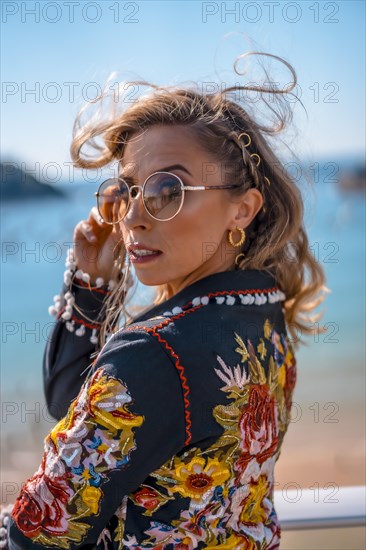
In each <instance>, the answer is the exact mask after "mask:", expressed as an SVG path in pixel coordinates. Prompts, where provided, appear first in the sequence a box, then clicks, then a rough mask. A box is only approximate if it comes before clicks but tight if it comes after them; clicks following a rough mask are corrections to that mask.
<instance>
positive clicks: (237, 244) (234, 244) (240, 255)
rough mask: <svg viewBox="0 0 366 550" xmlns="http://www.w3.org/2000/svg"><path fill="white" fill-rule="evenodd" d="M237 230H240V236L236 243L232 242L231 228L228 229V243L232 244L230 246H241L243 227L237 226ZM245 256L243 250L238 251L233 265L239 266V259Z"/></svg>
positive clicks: (243, 238) (243, 237) (243, 236)
mask: <svg viewBox="0 0 366 550" xmlns="http://www.w3.org/2000/svg"><path fill="white" fill-rule="evenodd" d="M236 229H237V230H238V231H240V233H241V236H240V240H239V241H238V242H237V243H234V241H233V232H232V230H231V229H229V233H228V236H227V237H228V241H229V243H230V244H231V245H232V246H235V247H237V246H241V245H242V244H243V243H244V242H245V231H244V229H242V228H241V227H237V228H236ZM242 257H243V258H245V254H244V253H243V252H240V254H238V255H237V256H236V257H235V265H236V266H237V267H239V261H240V260H241V258H242Z"/></svg>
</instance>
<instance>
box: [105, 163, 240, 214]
mask: <svg viewBox="0 0 366 550" xmlns="http://www.w3.org/2000/svg"><path fill="white" fill-rule="evenodd" d="M156 174H168V175H169V176H174V177H175V178H177V180H178V181H179V183H180V186H181V190H182V200H181V204H180V206H179V209H178V211H177V212H176V213H175V214H174V216H171V217H170V218H166V219H163V220H162V219H160V218H156V217H155V216H153V215H152V214H151V212H149V210H148V209H147V206H146V204H145V198H144V191H145V186H146V183H147V181H148V180H149V179H150V178H151V177H152V176H155V175H156ZM110 179H117V180H121V181H123V182H124V183H125V184H126V187H127V189H128V203H127V208H126V212H125V214H124V216H123V218H121V219H120V220H117V221H114V222H107V221H106V220H105V219H104V218H103V216H102V214H101V212H100V209H99V203H98V197H100V196H101V194H100V193H99V191H100V189H101V187H102V185H104V184H105V182H106V181H108V180H110ZM134 187H136V188H137V189H140V191H141V196H142V203H143V205H144V208H145V210H146V212H147V213H148V214H149V216H151V217H152V218H153V219H154V220H157V221H158V222H168V221H170V220H172V219H173V218H175V216H177V215H178V214H179V212H180V211H181V209H182V207H183V204H184V197H185V191H208V190H209V189H233V188H234V187H241V185H214V186H213V185H197V186H193V185H184V183H183V181H182V179H181V178H180V177H179V176H177V174H174V173H173V172H165V171H164V170H158V171H157V172H153V173H152V174H150V176H148V177H147V178H146V180H145V181H144V183H143V184H142V185H131V187H130V186H129V185H128V183H127V182H126V180H124V179H123V178H119V177H118V178H108V179H106V180H104V181H103V182H102V183H101V184H100V185H99V187H98V191H96V192H95V193H94V195H95V196H96V199H97V208H98V212H99V215H100V217H101V219H102V221H103V222H104V223H106V224H108V225H115V224H116V223H119V222H121V221H122V220H123V219H124V218H125V216H126V214H127V212H128V209H129V208H130V205H131V200H132V199H131V189H133V188H134ZM137 196H138V195H136V196H135V197H133V198H136V197H137Z"/></svg>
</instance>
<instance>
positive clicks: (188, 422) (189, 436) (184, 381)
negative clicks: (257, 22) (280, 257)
mask: <svg viewBox="0 0 366 550" xmlns="http://www.w3.org/2000/svg"><path fill="white" fill-rule="evenodd" d="M276 290H279V289H278V287H276V286H275V287H273V288H271V289H251V290H245V291H243V290H230V291H227V290H223V291H218V292H210V293H209V294H204V296H207V297H210V296H218V295H220V294H221V295H222V294H252V293H258V294H260V293H263V292H267V293H268V292H275V291H276ZM190 303H192V300H190V301H189V302H187V304H186V305H185V306H183V307H182V309H183V308H184V307H187V306H188V305H189V304H190ZM202 307H205V306H204V305H203V304H199V305H198V306H193V307H191V308H189V309H186V310H184V311H181V312H180V313H177V314H176V315H172V316H171V317H168V318H167V319H164V321H162V322H161V323H160V324H158V325H155V326H154V327H145V325H135V326H132V327H125V328H124V329H123V330H126V331H131V330H136V329H143V330H145V331H146V332H148V333H150V334H152V335H153V336H155V337H156V338H157V339H158V340H159V342H161V343H163V344H164V346H165V347H166V349H167V350H168V351H169V352H170V354H171V355H172V356H173V357H174V359H175V366H176V368H177V369H178V371H179V377H180V379H181V382H182V387H183V389H184V390H185V392H184V408H185V418H186V434H187V438H186V441H185V444H186V445H188V443H189V442H190V441H191V439H192V434H191V431H190V428H191V426H192V422H191V413H190V410H189V409H190V405H191V404H190V401H189V398H188V395H189V393H190V391H189V386H188V384H187V378H186V377H185V375H184V367H183V365H181V364H180V362H179V361H180V359H179V356H178V355H177V354H176V353H175V351H174V350H173V348H172V347H171V346H169V344H168V342H167V341H166V340H164V339H163V338H162V337H161V336H160V335H159V334H158V332H157V331H158V330H159V329H161V328H163V327H164V326H165V325H168V324H170V323H171V322H172V321H174V320H175V319H179V318H180V317H184V316H185V315H187V313H193V312H195V311H197V310H198V309H200V308H202Z"/></svg>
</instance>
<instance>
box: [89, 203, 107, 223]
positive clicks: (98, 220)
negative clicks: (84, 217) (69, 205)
mask: <svg viewBox="0 0 366 550" xmlns="http://www.w3.org/2000/svg"><path fill="white" fill-rule="evenodd" d="M89 218H90V220H93V221H95V222H96V223H97V224H98V225H100V226H103V227H105V226H106V225H107V224H106V223H104V220H103V218H101V216H100V214H99V212H98V208H97V207H96V206H93V208H92V209H91V210H90V214H89Z"/></svg>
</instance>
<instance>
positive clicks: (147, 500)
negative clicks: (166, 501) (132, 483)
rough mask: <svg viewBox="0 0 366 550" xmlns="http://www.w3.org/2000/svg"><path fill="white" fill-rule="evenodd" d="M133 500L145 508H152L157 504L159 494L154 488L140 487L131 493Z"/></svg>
mask: <svg viewBox="0 0 366 550" xmlns="http://www.w3.org/2000/svg"><path fill="white" fill-rule="evenodd" d="M133 500H134V501H135V502H136V504H139V505H140V506H143V507H144V508H146V509H147V510H151V509H154V508H155V507H156V506H157V505H158V504H159V496H158V494H157V492H156V491H154V489H149V488H148V487H142V489H140V490H139V491H137V492H136V493H134V494H133Z"/></svg>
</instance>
